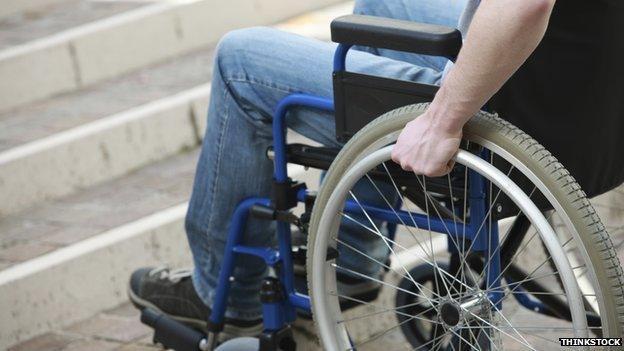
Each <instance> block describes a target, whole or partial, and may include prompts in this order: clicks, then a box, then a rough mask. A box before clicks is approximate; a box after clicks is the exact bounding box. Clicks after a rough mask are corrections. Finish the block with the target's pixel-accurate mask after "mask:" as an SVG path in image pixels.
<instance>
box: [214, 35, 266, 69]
mask: <svg viewBox="0 0 624 351" xmlns="http://www.w3.org/2000/svg"><path fill="white" fill-rule="evenodd" d="M274 32H275V29H272V28H267V27H252V28H244V29H237V30H233V31H231V32H229V33H227V34H225V35H224V36H223V37H222V38H221V40H220V41H219V44H218V45H217V51H216V63H217V64H218V67H219V69H221V71H222V72H221V73H225V74H226V75H227V71H229V70H232V73H234V72H243V71H244V68H245V62H246V61H247V60H249V59H250V56H251V53H252V52H253V50H257V48H258V47H262V46H263V45H264V44H263V41H265V40H267V38H271V36H272V35H273V34H274ZM224 71H225V72H224Z"/></svg>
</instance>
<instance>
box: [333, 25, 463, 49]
mask: <svg viewBox="0 0 624 351" xmlns="http://www.w3.org/2000/svg"><path fill="white" fill-rule="evenodd" d="M331 35H332V41H334V42H336V43H341V44H350V45H362V46H369V47H375V48H383V49H391V50H398V51H405V52H412V53H417V54H423V55H431V56H443V57H447V58H449V59H455V57H457V54H458V53H459V49H460V48H461V45H462V37H461V33H460V32H459V30H457V29H455V28H449V27H444V26H439V25H434V24H425V23H417V22H410V21H403V20H396V19H390V18H384V17H373V16H363V15H347V16H342V17H338V18H336V19H335V20H334V21H333V22H332V23H331Z"/></svg>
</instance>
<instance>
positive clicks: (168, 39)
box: [0, 0, 339, 111]
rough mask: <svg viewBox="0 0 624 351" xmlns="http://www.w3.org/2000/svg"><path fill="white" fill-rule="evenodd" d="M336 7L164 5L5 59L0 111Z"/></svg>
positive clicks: (235, 0)
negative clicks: (236, 32)
mask: <svg viewBox="0 0 624 351" xmlns="http://www.w3.org/2000/svg"><path fill="white" fill-rule="evenodd" d="M337 2H339V1H337V0H310V1H287V0H270V1H269V0H232V1H229V2H228V6H222V5H221V3H220V2H215V1H211V0H200V1H194V2H191V3H188V2H180V3H173V2H171V3H159V4H155V5H150V6H147V7H144V8H140V9H137V10H133V11H130V12H127V13H124V14H120V15H116V16H113V17H109V18H107V19H104V20H101V21H97V22H94V23H91V24H87V25H84V26H80V27H77V28H74V29H70V30H68V31H65V32H62V33H59V34H56V35H53V36H50V37H47V38H42V39H39V40H36V41H33V42H30V43H26V44H24V45H20V46H18V47H14V48H10V49H7V50H5V51H4V52H0V81H2V82H11V84H3V85H0V111H2V110H7V109H10V108H14V107H16V106H20V105H23V104H25V103H28V102H32V101H35V100H38V99H42V98H45V97H49V96H52V95H55V94H58V93H62V92H69V91H73V90H76V89H79V88H81V87H85V86H88V85H91V84H93V83H97V82H100V81H102V80H105V79H109V78H112V77H115V76H118V75H120V74H123V73H125V72H128V71H130V70H133V69H137V68H140V67H143V66H145V65H149V64H152V63H155V62H158V61H161V60H164V59H166V58H170V57H174V56H176V55H180V54H182V53H185V52H189V51H191V50H193V49H196V48H199V47H201V46H205V45H209V44H214V43H215V42H217V41H218V39H219V38H220V37H221V36H222V35H223V34H225V33H226V32H228V31H230V30H232V29H236V28H241V27H247V26H253V25H262V24H269V23H274V22H277V21H279V20H283V19H285V18H288V17H290V16H293V15H296V14H299V13H302V12H305V11H309V10H312V9H315V8H318V7H322V6H325V5H329V4H332V3H337Z"/></svg>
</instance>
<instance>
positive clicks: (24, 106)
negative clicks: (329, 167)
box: [0, 0, 352, 350]
mask: <svg viewBox="0 0 624 351" xmlns="http://www.w3.org/2000/svg"><path fill="white" fill-rule="evenodd" d="M327 6H330V7H327ZM351 6H352V4H351V3H346V4H345V3H341V2H340V1H339V0H313V1H305V2H291V1H286V0H232V1H229V2H227V5H223V4H222V3H221V2H216V1H211V0H190V1H189V0H186V1H159V0H147V1H145V0H142V1H136V0H28V1H14V0H10V1H6V2H5V3H4V2H3V4H2V5H1V6H0V81H1V82H3V83H2V84H0V199H1V201H0V306H2V308H0V349H7V348H9V347H12V348H14V349H16V350H26V349H31V348H30V347H32V348H33V349H38V350H47V349H54V350H61V349H63V350H64V348H63V347H60V346H58V345H57V344H58V342H57V341H58V340H57V338H56V336H55V337H52V339H50V338H48V337H47V335H50V334H49V333H50V332H52V333H54V332H55V331H59V330H63V329H64V328H66V327H68V326H72V325H75V323H77V322H78V323H79V324H80V323H81V322H80V321H83V320H86V319H89V318H91V317H92V316H96V317H93V318H96V319H97V318H100V319H101V318H104V319H106V318H108V319H110V318H112V319H113V320H114V319H115V318H118V317H119V316H116V315H114V314H113V315H112V317H111V315H110V314H106V313H104V317H102V316H101V315H102V313H103V311H107V310H110V309H113V308H115V306H118V305H120V304H123V303H124V302H125V301H127V298H126V292H125V285H126V281H127V278H128V276H129V274H130V272H131V271H133V270H134V269H135V268H137V267H140V266H145V265H157V264H162V263H164V262H166V263H169V264H171V265H172V266H183V265H189V264H190V254H189V251H188V244H187V243H186V239H185V234H184V230H183V220H184V215H185V211H186V206H187V201H188V198H189V196H190V191H191V187H192V181H193V176H194V171H195V164H196V161H197V157H198V147H199V145H200V144H201V140H202V137H203V130H204V128H205V123H206V122H205V115H206V106H207V103H208V98H209V93H210V84H209V83H210V78H211V73H212V61H213V55H214V47H215V44H216V42H217V41H218V39H219V38H220V37H221V36H222V35H223V34H224V33H226V32H227V31H229V30H232V29H235V28H240V27H247V26H252V25H275V23H279V24H277V26H278V27H280V28H283V29H285V30H289V31H294V32H298V33H300V34H303V35H310V36H315V37H318V38H320V39H325V40H327V39H328V36H329V21H330V20H331V19H332V18H334V17H336V16H338V15H341V14H343V13H346V12H349V11H350V9H351ZM309 11H314V12H309ZM304 13H307V14H304ZM301 14H304V15H301ZM293 16H298V17H295V18H294V19H291V20H287V19H288V18H292V17H293ZM285 20H287V21H285ZM284 21H285V22H284ZM280 22H281V23H280ZM292 137H293V138H295V139H300V138H301V137H299V136H295V135H293V136H292ZM293 170H294V171H299V172H302V169H299V168H297V167H294V168H293ZM306 178H308V179H309V180H310V182H311V183H313V184H314V183H316V178H315V176H314V175H310V174H307V175H306ZM98 316H99V317H98ZM135 321H136V319H135ZM98 323H99V322H98ZM124 323H125V322H124ZM136 323H137V324H138V321H136ZM70 329H71V328H70ZM69 333H70V334H71V332H69ZM38 335H43V336H41V337H39V338H35V339H32V338H33V337H37V336H38ZM72 335H73V334H72ZM57 336H58V335H57ZM74 336H75V335H74ZM70 339H72V340H75V337H71V338H70ZM41 340H44V341H45V340H47V341H50V340H52V341H50V342H51V344H50V345H52V346H49V345H48V344H49V343H48V344H46V343H44V344H45V345H48V346H49V347H48V346H45V345H44V344H41V342H43V341H41ZM81 340H82V339H81ZM98 340H99V339H98ZM47 341H46V342H47ZM83 341H84V340H83ZM130 341H132V340H121V341H119V340H117V341H115V342H117V343H121V344H123V343H126V342H130ZM98 342H99V343H100V344H103V343H111V342H112V341H111V340H108V341H106V340H99V341H98ZM96 344H97V343H96ZM121 344H120V345H121ZM28 345H30V346H28ZM33 345H34V346H33ZM42 345H44V346H42ZM54 345H57V346H54ZM72 345H74V346H73V347H74V348H73V349H91V347H87V346H84V347H83V348H81V347H77V346H76V345H75V343H74V344H72ZM84 345H86V344H84ZM89 345H90V344H89ZM124 345H125V344H124ZM108 346H110V345H108ZM118 346H119V345H118ZM122 346H123V345H122ZM125 346H128V345H125ZM76 347H77V348H76ZM107 349H108V348H107Z"/></svg>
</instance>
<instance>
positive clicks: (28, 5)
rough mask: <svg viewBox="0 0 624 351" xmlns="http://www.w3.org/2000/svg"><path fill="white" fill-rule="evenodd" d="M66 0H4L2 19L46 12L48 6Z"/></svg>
mask: <svg viewBox="0 0 624 351" xmlns="http://www.w3.org/2000/svg"><path fill="white" fill-rule="evenodd" d="M63 1H65V0H4V1H2V6H0V19H2V18H3V17H11V16H31V14H33V13H35V14H37V13H41V12H44V11H45V9H46V8H47V7H52V6H54V5H55V4H57V3H60V2H63Z"/></svg>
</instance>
